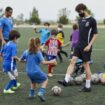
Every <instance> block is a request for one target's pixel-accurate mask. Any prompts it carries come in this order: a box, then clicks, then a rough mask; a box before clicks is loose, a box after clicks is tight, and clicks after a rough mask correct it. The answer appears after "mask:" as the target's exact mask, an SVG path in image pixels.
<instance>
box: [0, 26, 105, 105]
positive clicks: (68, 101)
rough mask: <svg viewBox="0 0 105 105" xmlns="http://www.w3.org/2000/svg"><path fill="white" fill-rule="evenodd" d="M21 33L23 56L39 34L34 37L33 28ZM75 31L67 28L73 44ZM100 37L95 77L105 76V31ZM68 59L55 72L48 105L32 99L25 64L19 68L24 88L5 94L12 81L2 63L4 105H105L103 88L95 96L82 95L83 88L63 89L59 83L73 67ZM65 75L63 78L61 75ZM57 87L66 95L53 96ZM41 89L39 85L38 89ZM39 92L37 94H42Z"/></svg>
mask: <svg viewBox="0 0 105 105" xmlns="http://www.w3.org/2000/svg"><path fill="white" fill-rule="evenodd" d="M16 30H18V31H19V32H20V33H21V38H20V39H19V42H18V45H17V46H18V56H20V55H21V54H22V52H23V51H24V50H25V49H27V46H28V39H29V38H30V37H38V34H34V30H33V29H32V28H16ZM70 32H71V29H69V28H65V29H64V33H65V42H68V41H69V37H70ZM98 33H99V35H98V37H97V41H96V43H95V44H94V47H93V52H92V59H93V64H92V65H91V70H92V73H94V72H96V71H102V72H104V71H105V69H104V68H103V65H104V63H105V29H99V32H98ZM64 49H65V50H66V51H67V52H68V54H70V46H67V47H65V48H64ZM63 58H64V62H62V63H59V61H58V65H57V67H56V68H55V70H54V74H56V75H54V76H53V77H52V78H49V83H48V87H47V91H46V102H44V103H42V102H40V100H39V99H38V97H36V98H35V99H32V100H30V99H28V92H29V89H30V81H29V79H28V78H27V76H26V73H25V65H24V64H22V63H18V64H17V68H18V70H19V78H18V80H19V82H20V83H21V87H20V88H19V89H18V90H17V91H16V93H15V94H10V95H7V94H2V90H3V88H4V86H5V85H6V82H7V81H8V77H7V75H5V74H4V73H2V72H1V71H2V70H1V63H0V105H105V94H104V93H105V86H102V85H92V92H90V93H80V92H78V88H80V87H81V86H68V87H62V86H60V85H59V84H58V83H57V81H58V80H59V79H63V78H64V75H62V74H65V72H66V69H67V66H68V64H69V59H67V58H66V57H63ZM42 67H43V70H44V71H45V72H46V73H47V66H42ZM60 74H61V75H60ZM54 85H58V86H60V87H61V88H62V93H61V95H60V96H58V97H57V96H53V95H52V92H51V88H52V87H53V86H54ZM37 87H38V88H39V85H37ZM38 88H37V90H36V92H37V91H38Z"/></svg>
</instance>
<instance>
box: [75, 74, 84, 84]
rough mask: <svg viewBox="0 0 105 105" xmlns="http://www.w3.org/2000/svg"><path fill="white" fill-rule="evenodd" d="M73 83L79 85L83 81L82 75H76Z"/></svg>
mask: <svg viewBox="0 0 105 105" xmlns="http://www.w3.org/2000/svg"><path fill="white" fill-rule="evenodd" d="M75 83H76V84H77V85H81V84H82V83H83V79H82V77H80V76H78V77H75Z"/></svg>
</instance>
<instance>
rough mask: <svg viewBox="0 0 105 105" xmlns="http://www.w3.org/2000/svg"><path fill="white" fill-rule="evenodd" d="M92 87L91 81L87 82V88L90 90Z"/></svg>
mask: <svg viewBox="0 0 105 105" xmlns="http://www.w3.org/2000/svg"><path fill="white" fill-rule="evenodd" d="M90 85H91V81H90V80H86V85H85V86H86V88H90V87H91V86H90Z"/></svg>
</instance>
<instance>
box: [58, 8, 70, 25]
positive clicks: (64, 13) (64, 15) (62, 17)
mask: <svg viewBox="0 0 105 105" xmlns="http://www.w3.org/2000/svg"><path fill="white" fill-rule="evenodd" d="M69 14H70V11H69V10H68V9H67V8H63V9H61V10H60V11H59V14H58V23H61V24H68V23H69V18H68V17H69Z"/></svg>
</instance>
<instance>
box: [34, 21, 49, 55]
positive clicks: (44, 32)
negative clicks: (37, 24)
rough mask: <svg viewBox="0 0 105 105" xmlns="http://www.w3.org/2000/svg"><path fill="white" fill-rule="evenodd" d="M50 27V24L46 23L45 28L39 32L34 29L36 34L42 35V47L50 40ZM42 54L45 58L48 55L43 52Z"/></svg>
mask: <svg viewBox="0 0 105 105" xmlns="http://www.w3.org/2000/svg"><path fill="white" fill-rule="evenodd" d="M49 27H50V23H48V22H45V23H44V27H43V28H40V29H39V30H37V29H36V28H34V30H35V33H39V34H40V43H41V46H42V47H43V45H44V44H45V42H46V41H47V40H48V38H49V37H50V34H51V33H50V29H49ZM42 54H43V56H44V57H45V56H46V53H44V52H43V51H42Z"/></svg>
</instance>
